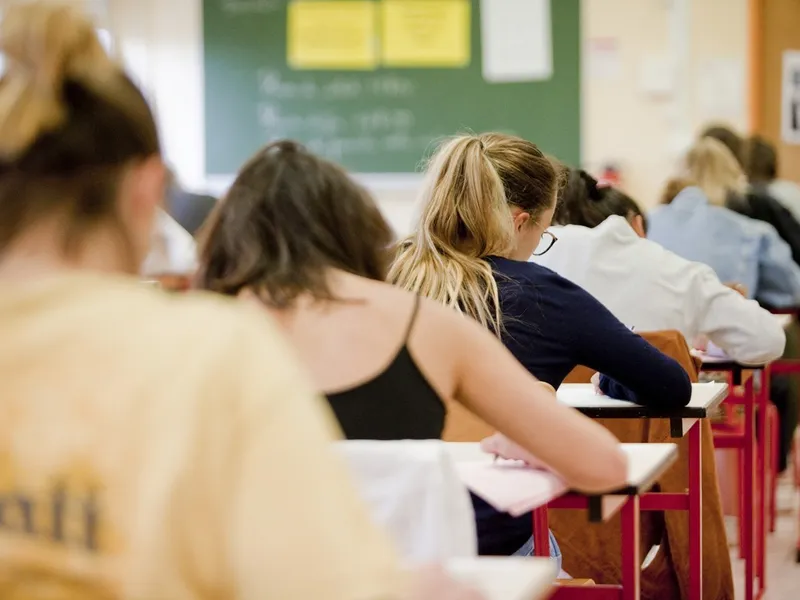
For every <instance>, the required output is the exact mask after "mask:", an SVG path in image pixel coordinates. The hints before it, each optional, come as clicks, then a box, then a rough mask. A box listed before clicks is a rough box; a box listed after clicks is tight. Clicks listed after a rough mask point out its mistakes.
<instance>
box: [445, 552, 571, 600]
mask: <svg viewBox="0 0 800 600" xmlns="http://www.w3.org/2000/svg"><path fill="white" fill-rule="evenodd" d="M445 570H446V571H447V572H448V573H450V575H451V576H452V577H453V578H454V579H457V580H458V581H462V582H464V583H468V584H470V585H472V586H474V587H475V588H477V589H478V590H480V591H481V592H483V594H484V595H485V596H486V600H539V599H540V598H547V597H548V596H549V595H550V593H551V592H552V591H553V582H554V581H555V579H556V576H557V575H558V571H557V569H556V565H555V563H554V562H553V561H552V560H549V559H546V558H534V559H530V558H513V557H503V558H490V557H486V558H454V559H450V560H448V561H447V562H446V563H445Z"/></svg>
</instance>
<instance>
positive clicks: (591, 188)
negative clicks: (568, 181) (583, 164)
mask: <svg viewBox="0 0 800 600" xmlns="http://www.w3.org/2000/svg"><path fill="white" fill-rule="evenodd" d="M580 176H581V179H582V180H583V184H584V185H585V186H586V193H587V195H588V196H589V200H591V201H592V202H600V201H601V200H602V199H603V193H602V191H601V190H600V184H599V183H598V181H597V179H595V178H594V177H592V176H591V175H589V174H588V173H587V172H586V171H584V170H582V169H581V171H580Z"/></svg>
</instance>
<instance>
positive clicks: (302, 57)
mask: <svg viewBox="0 0 800 600" xmlns="http://www.w3.org/2000/svg"><path fill="white" fill-rule="evenodd" d="M377 16H378V15H377V10H376V5H375V3H374V2H371V1H369V0H361V1H352V0H316V1H315V0H294V1H293V2H290V3H289V8H288V14H287V21H288V22H287V26H286V30H287V36H286V45H287V48H286V57H287V62H288V63H289V67H290V68H292V69H298V70H300V69H344V70H371V69H375V68H377V67H378V42H377Z"/></svg>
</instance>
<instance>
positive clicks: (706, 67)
mask: <svg viewBox="0 0 800 600" xmlns="http://www.w3.org/2000/svg"><path fill="white" fill-rule="evenodd" d="M745 78H746V69H745V65H744V61H743V60H741V59H738V58H711V59H708V60H705V61H703V62H702V63H701V64H700V68H699V69H698V73H697V84H696V85H695V90H696V93H697V99H696V106H697V107H698V109H699V112H700V115H699V116H700V118H701V120H703V121H732V122H738V121H741V120H744V118H745V117H746V115H745V101H746V92H745Z"/></svg>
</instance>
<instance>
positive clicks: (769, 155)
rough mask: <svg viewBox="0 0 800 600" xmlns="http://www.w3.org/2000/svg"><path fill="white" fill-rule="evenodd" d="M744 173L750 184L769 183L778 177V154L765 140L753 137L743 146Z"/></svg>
mask: <svg viewBox="0 0 800 600" xmlns="http://www.w3.org/2000/svg"><path fill="white" fill-rule="evenodd" d="M744 157H745V164H744V168H745V172H746V173H747V178H748V179H749V180H750V182H751V183H769V182H770V181H772V180H773V179H775V178H776V177H777V176H778V154H777V153H776V152H775V146H774V145H773V144H771V143H770V142H769V141H768V140H767V139H766V138H763V137H761V136H759V135H754V136H753V137H751V138H750V139H749V140H747V145H746V146H745V154H744Z"/></svg>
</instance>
